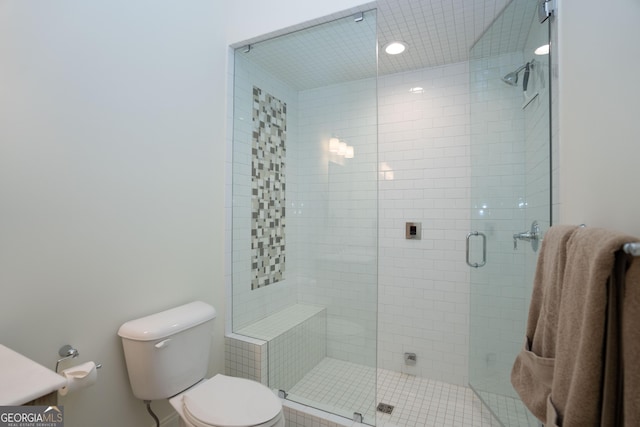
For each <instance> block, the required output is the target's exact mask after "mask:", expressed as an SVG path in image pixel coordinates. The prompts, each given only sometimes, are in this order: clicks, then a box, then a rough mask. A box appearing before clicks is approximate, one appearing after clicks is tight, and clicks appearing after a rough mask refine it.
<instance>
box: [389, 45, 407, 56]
mask: <svg viewBox="0 0 640 427" xmlns="http://www.w3.org/2000/svg"><path fill="white" fill-rule="evenodd" d="M406 48H407V45H406V44H404V43H402V42H391V43H389V44H387V45H386V46H385V47H384V51H385V52H387V54H389V55H397V54H399V53H402V52H404V50H405V49H406Z"/></svg>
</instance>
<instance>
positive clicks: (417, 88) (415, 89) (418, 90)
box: [409, 86, 424, 93]
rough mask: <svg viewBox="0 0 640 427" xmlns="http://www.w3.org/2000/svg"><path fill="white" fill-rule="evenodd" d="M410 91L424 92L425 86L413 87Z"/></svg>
mask: <svg viewBox="0 0 640 427" xmlns="http://www.w3.org/2000/svg"><path fill="white" fill-rule="evenodd" d="M409 92H411V93H423V92H424V88H422V87H420V86H416V87H412V88H411V89H409Z"/></svg>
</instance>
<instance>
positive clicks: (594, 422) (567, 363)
mask: <svg viewBox="0 0 640 427" xmlns="http://www.w3.org/2000/svg"><path fill="white" fill-rule="evenodd" d="M634 240H635V239H634V238H633V237H631V236H627V235H624V234H620V233H616V232H612V231H609V230H605V229H599V228H590V227H587V228H580V229H578V230H576V231H575V232H574V233H572V234H571V237H570V238H569V242H568V244H567V259H566V267H565V272H564V280H563V284H562V293H561V296H560V306H559V316H558V329H557V339H556V353H555V356H556V357H555V359H556V360H555V369H554V374H553V382H552V385H551V396H550V404H551V405H552V406H551V407H552V408H555V410H556V412H557V413H556V414H549V413H547V424H552V423H553V424H556V425H562V426H563V427H574V426H575V427H587V426H601V425H602V421H601V416H602V412H603V410H602V402H603V393H602V390H603V376H604V367H605V363H606V361H605V360H604V357H603V355H604V354H605V350H606V349H607V347H606V333H605V331H606V318H607V307H608V299H609V297H608V286H609V285H612V284H611V283H609V281H610V278H611V273H612V271H613V267H614V260H615V252H616V251H618V250H619V249H620V248H621V246H622V245H623V244H624V243H626V242H629V241H634ZM610 362H612V363H615V360H614V361H610ZM603 427H606V426H603Z"/></svg>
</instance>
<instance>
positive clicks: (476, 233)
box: [467, 231, 487, 268]
mask: <svg viewBox="0 0 640 427" xmlns="http://www.w3.org/2000/svg"><path fill="white" fill-rule="evenodd" d="M474 236H480V237H482V262H481V263H479V264H478V263H477V262H474V263H471V261H470V260H469V246H470V240H471V237H474ZM485 264H487V236H486V235H485V234H484V233H481V232H479V231H472V232H471V233H469V234H467V265H468V266H469V267H473V268H480V267H484V266H485Z"/></svg>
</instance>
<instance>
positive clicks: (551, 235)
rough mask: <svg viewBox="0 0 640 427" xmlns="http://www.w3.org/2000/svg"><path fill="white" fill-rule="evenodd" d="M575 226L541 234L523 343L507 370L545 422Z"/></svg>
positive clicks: (528, 403)
mask: <svg viewBox="0 0 640 427" xmlns="http://www.w3.org/2000/svg"><path fill="white" fill-rule="evenodd" d="M576 230H577V227H575V226H566V225H557V226H553V227H551V228H550V229H549V230H548V231H547V232H546V234H545V236H544V240H543V241H542V246H541V248H540V255H539V256H538V263H537V266H536V274H535V279H534V282H533V294H532V297H531V304H530V306H529V317H528V320H527V330H526V338H525V346H524V348H523V350H522V351H521V352H520V354H519V355H518V356H517V358H516V360H515V363H514V365H513V370H512V371H511V383H512V384H513V387H514V389H515V390H516V391H517V392H518V394H519V395H520V398H521V399H522V401H523V403H524V404H525V405H526V406H527V408H529V410H530V411H531V412H532V413H533V414H534V415H535V416H536V417H537V418H538V419H540V420H541V421H542V422H546V413H547V399H548V397H549V395H550V394H551V383H552V380H553V370H554V358H555V355H556V333H557V327H558V313H559V310H560V297H561V292H562V284H563V278H564V270H565V265H566V256H567V244H568V241H569V238H570V237H571V235H572V234H573V233H574V232H575V231H576Z"/></svg>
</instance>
